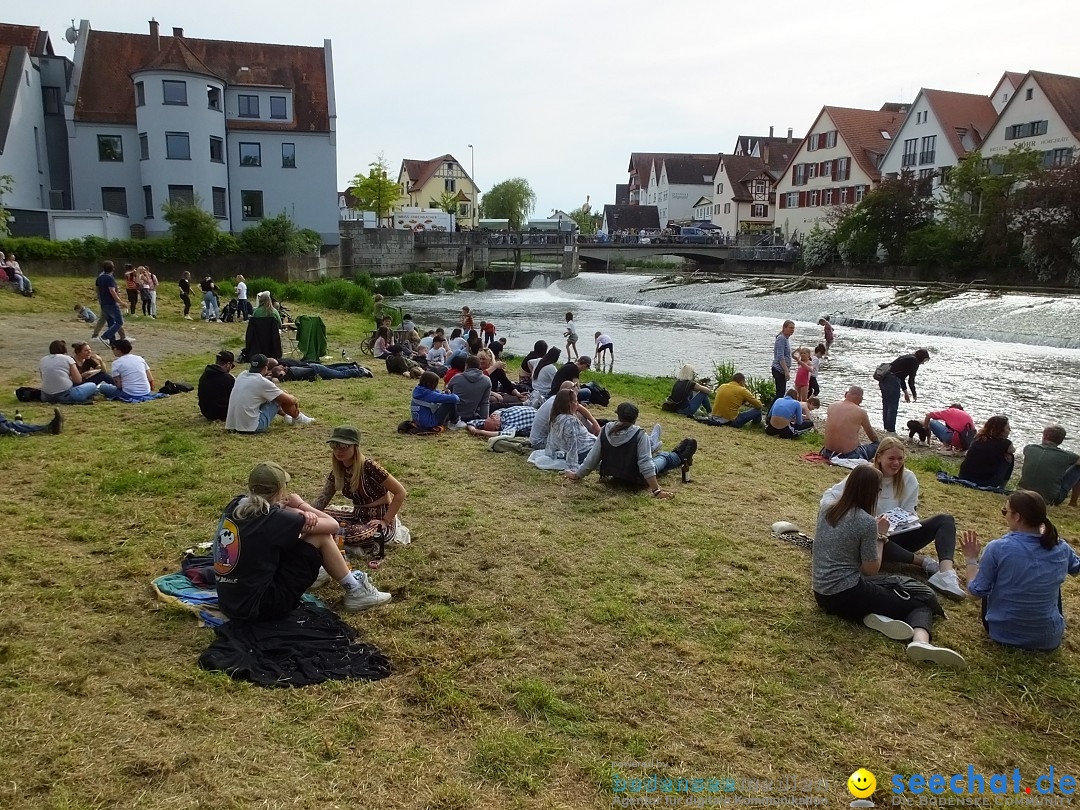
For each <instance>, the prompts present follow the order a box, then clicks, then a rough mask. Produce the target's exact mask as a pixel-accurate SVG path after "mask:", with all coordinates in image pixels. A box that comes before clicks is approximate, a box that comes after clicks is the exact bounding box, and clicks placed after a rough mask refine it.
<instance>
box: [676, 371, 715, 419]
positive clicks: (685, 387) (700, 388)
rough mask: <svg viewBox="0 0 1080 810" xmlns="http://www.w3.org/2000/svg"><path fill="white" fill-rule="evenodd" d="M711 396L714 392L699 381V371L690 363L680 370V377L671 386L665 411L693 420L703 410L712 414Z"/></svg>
mask: <svg viewBox="0 0 1080 810" xmlns="http://www.w3.org/2000/svg"><path fill="white" fill-rule="evenodd" d="M710 394H712V391H711V390H710V389H709V388H707V387H706V386H704V385H702V384H701V383H699V382H698V381H697V371H695V370H694V367H693V366H691V365H690V364H689V363H688V364H686V365H685V366H683V367H682V368H681V369H679V376H678V378H677V379H676V380H675V384H674V385H672V386H671V393H670V394H668V398H667V401H666V402H665V403H664V410H665V411H675V412H676V413H681V414H682V415H683V416H689V417H691V418H693V416H694V414H696V413H697V412H698V411H699V410H701V409H702V408H704V409H705V410H706V411H709V412H710V413H712V402H711V401H710V400H709V395H710Z"/></svg>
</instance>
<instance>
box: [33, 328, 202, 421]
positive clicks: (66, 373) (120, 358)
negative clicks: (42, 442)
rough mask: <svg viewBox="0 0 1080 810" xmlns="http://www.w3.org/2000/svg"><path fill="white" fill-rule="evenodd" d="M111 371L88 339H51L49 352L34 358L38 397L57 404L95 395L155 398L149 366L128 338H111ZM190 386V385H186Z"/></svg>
mask: <svg viewBox="0 0 1080 810" xmlns="http://www.w3.org/2000/svg"><path fill="white" fill-rule="evenodd" d="M111 351H112V354H113V361H112V367H111V371H106V369H105V362H104V361H103V360H102V359H101V357H100V356H98V355H97V354H95V353H94V352H93V350H92V349H91V348H90V345H89V344H88V343H85V342H83V341H78V342H76V343H74V344H72V354H68V348H67V343H66V342H65V341H63V340H54V341H53V342H52V343H50V344H49V353H48V354H47V355H46V356H45V357H42V358H41V360H40V361H39V362H38V371H39V373H40V374H41V389H40V390H41V401H42V402H49V403H54V404H58V405H81V404H83V403H87V402H90V401H91V400H93V399H94V398H95V397H97V396H102V397H104V398H106V399H114V400H121V401H124V402H142V401H144V400H147V399H156V398H157V397H158V396H160V394H155V393H154V387H155V384H154V375H153V372H152V371H151V370H150V366H149V365H148V364H147V362H146V360H144V359H143V358H142V357H140V356H139V355H137V354H135V353H134V352H133V351H132V345H131V341H129V340H127V339H125V338H118V339H117V340H114V341H113V342H112V346H111ZM189 390H190V389H189Z"/></svg>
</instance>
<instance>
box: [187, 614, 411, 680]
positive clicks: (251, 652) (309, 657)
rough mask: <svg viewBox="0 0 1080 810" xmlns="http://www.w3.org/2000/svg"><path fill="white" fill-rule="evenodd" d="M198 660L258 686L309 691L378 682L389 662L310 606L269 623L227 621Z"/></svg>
mask: <svg viewBox="0 0 1080 810" xmlns="http://www.w3.org/2000/svg"><path fill="white" fill-rule="evenodd" d="M214 632H215V633H216V634H217V637H216V638H215V639H214V642H213V643H212V644H211V645H210V646H209V647H207V648H206V650H204V651H203V654H202V655H200V656H199V666H200V667H202V668H203V669H208V670H220V671H222V672H225V673H226V674H227V675H228V676H229V677H231V678H234V679H236V680H243V681H251V682H253V683H257V684H259V685H260V686H308V685H310V684H316V683H323V682H324V681H339V680H346V679H359V680H366V681H377V680H380V679H381V678H385V677H386V676H388V675H389V674H390V661H389V659H388V658H387V657H386V656H385V655H383V654H382V653H381V652H380V651H379V649H378V648H377V647H375V646H374V645H373V644H364V643H362V642H358V641H356V636H357V632H356V630H354V629H353V628H352V627H350V626H349V625H348V624H346V623H345V622H344V621H342V619H341V618H340V617H339V616H338V615H337V614H336V613H334V612H333V611H331V610H328V609H327V608H325V607H319V606H316V605H311V604H308V603H306V602H305V603H303V604H301V605H299V606H298V607H297V608H296V609H295V610H294V611H293V612H292V613H290V614H289V615H288V616H285V617H284V618H281V619H273V620H270V621H231V622H227V623H226V624H223V625H221V626H220V627H216V628H214Z"/></svg>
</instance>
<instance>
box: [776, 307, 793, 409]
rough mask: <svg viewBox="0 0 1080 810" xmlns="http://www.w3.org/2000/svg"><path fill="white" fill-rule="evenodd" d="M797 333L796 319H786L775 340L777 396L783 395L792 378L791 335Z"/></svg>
mask: <svg viewBox="0 0 1080 810" xmlns="http://www.w3.org/2000/svg"><path fill="white" fill-rule="evenodd" d="M794 333H795V321H784V325H783V327H782V328H781V329H780V331H779V333H777V335H776V340H774V341H773V361H772V378H773V382H774V383H775V384H776V396H777V397H778V398H779V397H782V396H783V395H784V393H783V392H784V391H787V389H788V380H790V379H791V341H790V338H791V336H792V335H793V334H794Z"/></svg>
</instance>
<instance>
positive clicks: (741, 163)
mask: <svg viewBox="0 0 1080 810" xmlns="http://www.w3.org/2000/svg"><path fill="white" fill-rule="evenodd" d="M793 146H797V144H793ZM722 161H723V172H724V174H726V175H727V178H728V180H727V185H728V191H729V192H730V193H731V199H732V200H734V201H736V202H750V201H752V200H753V199H754V197H753V195H752V194H751V193H750V186H749V183H750V182H751V181H753V180H755V179H756V178H758V177H761V176H762V175H764V176H766V177H768V176H770V175H769V172H768V170H767V167H766V165H765V161H764V160H762V159H761V158H759V157H751V156H750V155H724V157H723V158H722Z"/></svg>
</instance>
